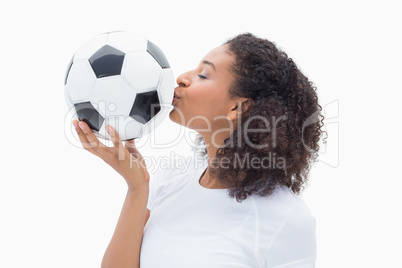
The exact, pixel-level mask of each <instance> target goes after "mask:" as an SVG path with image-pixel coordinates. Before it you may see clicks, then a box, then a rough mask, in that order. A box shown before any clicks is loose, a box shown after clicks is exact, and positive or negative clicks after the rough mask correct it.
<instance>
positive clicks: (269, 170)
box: [211, 33, 324, 202]
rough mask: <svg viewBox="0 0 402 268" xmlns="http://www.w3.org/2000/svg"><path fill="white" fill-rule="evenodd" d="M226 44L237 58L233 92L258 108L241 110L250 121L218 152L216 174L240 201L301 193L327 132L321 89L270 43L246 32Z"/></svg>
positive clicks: (245, 120)
mask: <svg viewBox="0 0 402 268" xmlns="http://www.w3.org/2000/svg"><path fill="white" fill-rule="evenodd" d="M225 44H226V45H227V46H228V49H229V53H230V54H232V55H233V56H234V63H233V65H232V66H231V72H232V73H233V76H234V81H233V82H232V85H231V87H230V90H229V93H230V95H231V96H232V97H242V98H249V99H250V100H252V103H253V105H252V106H251V108H250V109H249V110H248V111H247V109H246V107H239V108H242V109H243V111H244V112H243V113H242V114H244V116H243V117H241V118H240V119H239V124H238V128H237V129H236V130H235V131H233V132H232V134H231V136H230V137H229V138H228V139H226V140H225V142H224V144H223V145H222V146H221V147H220V148H219V149H218V150H217V153H216V159H215V165H214V168H212V169H211V173H212V174H213V175H214V176H216V177H217V178H219V180H220V181H221V182H222V183H223V184H225V185H230V187H231V188H229V195H230V196H231V197H233V198H236V200H237V201H238V202H241V201H243V200H245V199H246V198H247V196H249V195H252V194H258V195H260V196H267V195H270V194H271V193H272V192H273V191H274V189H275V187H276V186H277V185H278V184H282V185H286V186H288V187H289V188H290V189H291V190H292V191H293V192H294V193H295V194H299V193H300V192H301V190H302V189H303V188H304V186H305V184H306V182H307V177H308V173H309V170H310V167H311V164H312V163H313V162H315V161H316V158H317V156H318V150H319V144H318V142H319V140H320V137H321V135H322V134H323V133H324V132H323V131H322V126H323V116H322V115H321V110H322V108H321V106H320V105H319V104H318V97H317V94H316V88H315V86H314V85H313V83H312V82H310V81H309V80H308V78H307V77H306V76H304V75H303V74H302V72H301V71H300V70H299V69H298V68H297V66H296V64H295V63H294V61H293V60H292V59H291V58H289V57H288V55H287V54H286V53H285V52H283V51H281V50H280V49H278V48H277V46H276V45H275V44H274V43H272V42H270V41H268V40H265V39H261V38H258V37H256V36H254V35H252V34H250V33H245V34H240V35H238V36H236V37H234V38H232V39H230V40H229V41H227V42H226V43H225ZM245 130H246V131H245ZM216 163H221V164H220V165H219V164H216Z"/></svg>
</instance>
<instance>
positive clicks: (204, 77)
mask: <svg viewBox="0 0 402 268" xmlns="http://www.w3.org/2000/svg"><path fill="white" fill-rule="evenodd" d="M198 77H199V78H201V79H207V77H206V76H203V75H202V74H199V75H198Z"/></svg>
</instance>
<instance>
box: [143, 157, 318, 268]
mask: <svg viewBox="0 0 402 268" xmlns="http://www.w3.org/2000/svg"><path fill="white" fill-rule="evenodd" d="M205 168H206V162H205V161H203V162H202V163H200V162H199V161H194V162H193V163H192V164H191V165H190V167H188V168H187V169H186V170H184V169H177V168H169V169H164V168H161V169H159V170H158V171H157V172H156V173H155V174H154V175H153V176H151V188H150V196H149V201H148V209H149V210H150V211H151V216H150V218H149V220H148V222H147V224H146V226H145V229H144V237H143V242H142V248H141V268H182V267H183V268H198V267H199V268H214V267H217V268H218V267H219V268H246V267H247V268H256V267H277V268H279V267H283V268H284V267H287V268H289V267H292V268H293V267H297V268H311V267H314V265H315V259H316V238H315V220H314V218H313V217H312V216H311V214H310V211H309V209H308V208H307V206H306V204H305V203H304V202H303V201H302V200H301V199H300V198H299V197H297V196H296V195H294V194H293V193H292V192H291V191H290V190H289V189H288V187H286V186H279V187H278V188H277V189H276V190H275V192H274V193H273V194H272V195H270V196H268V197H261V196H249V197H247V199H246V200H244V201H243V202H241V203H238V202H237V201H236V199H232V198H231V197H229V195H228V194H227V190H225V189H207V188H204V187H203V186H201V185H200V184H199V179H200V176H201V175H202V173H203V172H204V170H205Z"/></svg>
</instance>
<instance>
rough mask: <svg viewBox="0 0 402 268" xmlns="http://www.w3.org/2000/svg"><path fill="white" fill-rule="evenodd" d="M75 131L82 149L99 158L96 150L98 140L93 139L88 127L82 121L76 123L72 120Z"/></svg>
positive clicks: (93, 136)
mask: <svg viewBox="0 0 402 268" xmlns="http://www.w3.org/2000/svg"><path fill="white" fill-rule="evenodd" d="M74 121H75V122H73V123H74V126H75V130H76V131H77V134H78V137H79V139H80V141H81V143H82V146H83V147H84V149H86V150H88V151H89V152H91V153H93V154H95V155H97V156H99V157H100V156H101V154H100V153H99V152H98V150H97V149H99V143H100V142H99V140H98V139H97V138H96V137H95V135H94V134H93V133H92V130H91V129H90V128H89V126H88V125H87V124H86V123H85V122H83V121H80V122H78V121H76V120H74Z"/></svg>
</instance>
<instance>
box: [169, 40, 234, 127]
mask: <svg viewBox="0 0 402 268" xmlns="http://www.w3.org/2000/svg"><path fill="white" fill-rule="evenodd" d="M233 60H234V57H233V56H232V55H231V54H230V53H229V52H228V50H227V45H222V46H219V47H217V48H215V49H213V50H212V51H210V52H209V53H208V54H207V55H206V56H205V57H204V58H203V59H202V60H201V62H200V64H199V65H198V67H197V68H196V69H194V70H191V71H188V72H186V73H184V74H182V75H180V76H179V77H178V78H177V84H178V87H177V88H176V89H175V98H174V100H173V106H174V109H173V110H172V112H171V113H170V119H171V120H172V121H173V122H176V123H178V124H180V125H182V126H185V127H188V128H191V129H194V130H196V131H198V132H200V133H201V132H207V131H216V130H219V129H221V128H227V127H228V125H229V123H230V122H229V121H230V120H228V117H227V115H228V113H230V111H232V109H233V108H235V107H236V105H237V101H236V99H234V98H231V97H230V95H229V87H230V85H231V82H232V80H233V76H232V74H231V72H230V66H231V65H232V63H233ZM201 134H202V133H201Z"/></svg>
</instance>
